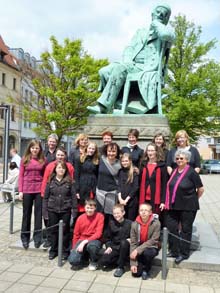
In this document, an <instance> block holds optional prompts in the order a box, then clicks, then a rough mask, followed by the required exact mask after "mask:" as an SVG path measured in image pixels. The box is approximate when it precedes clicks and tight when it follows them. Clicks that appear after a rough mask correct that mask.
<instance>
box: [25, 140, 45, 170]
mask: <svg viewBox="0 0 220 293" xmlns="http://www.w3.org/2000/svg"><path fill="white" fill-rule="evenodd" d="M35 145H38V146H39V148H40V151H39V154H38V155H37V159H38V161H39V163H40V164H43V163H44V162H45V157H44V152H43V148H42V145H41V142H40V141H39V140H37V139H32V140H31V141H30V143H29V145H28V147H27V149H26V151H25V153H24V166H27V164H28V163H29V162H30V160H31V148H32V147H33V146H35Z"/></svg>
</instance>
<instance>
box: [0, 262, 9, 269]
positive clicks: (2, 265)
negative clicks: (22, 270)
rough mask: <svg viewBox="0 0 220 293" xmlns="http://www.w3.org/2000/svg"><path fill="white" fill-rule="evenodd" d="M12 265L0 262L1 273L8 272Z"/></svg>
mask: <svg viewBox="0 0 220 293" xmlns="http://www.w3.org/2000/svg"><path fill="white" fill-rule="evenodd" d="M11 265H12V263H11V262H7V261H3V262H0V271H5V270H7V269H8V268H9V267H10V266H11Z"/></svg>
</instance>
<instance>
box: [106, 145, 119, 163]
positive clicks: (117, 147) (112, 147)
mask: <svg viewBox="0 0 220 293" xmlns="http://www.w3.org/2000/svg"><path fill="white" fill-rule="evenodd" d="M114 148H116V150H117V154H116V159H119V157H120V147H119V145H118V144H117V143H116V142H111V143H109V144H106V145H104V146H103V154H104V156H106V157H107V150H108V149H114Z"/></svg>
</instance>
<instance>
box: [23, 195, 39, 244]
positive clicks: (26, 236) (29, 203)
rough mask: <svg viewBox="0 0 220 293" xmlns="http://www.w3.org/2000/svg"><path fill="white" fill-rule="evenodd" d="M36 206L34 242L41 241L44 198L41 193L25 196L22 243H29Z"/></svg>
mask: <svg viewBox="0 0 220 293" xmlns="http://www.w3.org/2000/svg"><path fill="white" fill-rule="evenodd" d="M33 205H34V234H33V239H34V242H35V243H37V242H40V241H41V235H42V231H41V229H42V198H41V195H40V193H30V194H28V193H24V194H23V217H22V226H21V241H22V242H29V241H30V235H31V232H30V231H31V215H32V207H33Z"/></svg>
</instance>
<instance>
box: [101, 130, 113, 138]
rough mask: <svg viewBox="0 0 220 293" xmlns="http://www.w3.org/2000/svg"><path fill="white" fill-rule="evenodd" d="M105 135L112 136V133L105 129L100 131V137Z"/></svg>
mask: <svg viewBox="0 0 220 293" xmlns="http://www.w3.org/2000/svg"><path fill="white" fill-rule="evenodd" d="M105 135H108V136H111V138H113V133H112V132H111V131H108V130H107V131H104V132H103V133H102V137H103V136H105Z"/></svg>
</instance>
